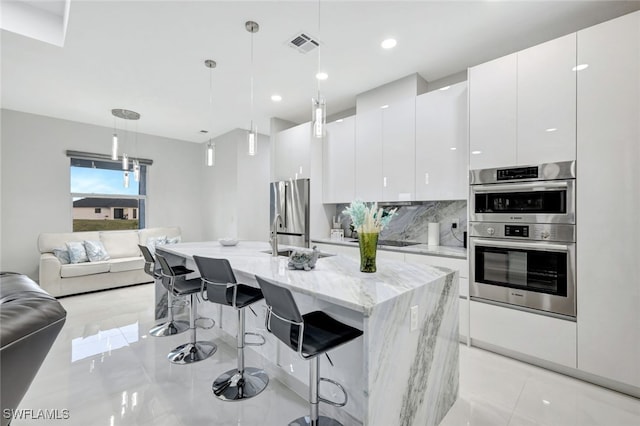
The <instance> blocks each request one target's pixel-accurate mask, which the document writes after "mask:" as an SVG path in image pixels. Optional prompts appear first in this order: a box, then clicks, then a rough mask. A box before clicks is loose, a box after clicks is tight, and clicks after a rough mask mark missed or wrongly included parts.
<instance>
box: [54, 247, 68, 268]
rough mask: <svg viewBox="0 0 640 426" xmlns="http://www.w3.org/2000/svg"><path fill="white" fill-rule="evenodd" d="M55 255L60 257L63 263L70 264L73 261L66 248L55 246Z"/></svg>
mask: <svg viewBox="0 0 640 426" xmlns="http://www.w3.org/2000/svg"><path fill="white" fill-rule="evenodd" d="M53 255H54V256H55V257H57V258H58V260H59V261H60V263H61V264H63V265H68V264H69V263H71V259H69V252H68V251H67V249H66V248H55V249H53Z"/></svg>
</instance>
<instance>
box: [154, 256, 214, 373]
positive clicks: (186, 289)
mask: <svg viewBox="0 0 640 426" xmlns="http://www.w3.org/2000/svg"><path fill="white" fill-rule="evenodd" d="M156 259H157V260H158V263H160V270H161V271H162V279H163V282H166V286H167V288H168V289H169V292H170V293H172V294H174V295H176V296H189V297H190V303H189V329H190V330H191V339H190V340H189V342H187V343H185V344H183V345H180V346H178V347H177V348H175V349H173V350H172V351H171V352H169V355H167V358H168V359H169V361H171V362H172V363H174V364H192V363H194V362H198V361H202V360H203V359H207V358H209V357H210V356H211V355H213V354H214V353H215V352H216V350H217V349H218V347H217V346H216V345H215V343H213V342H207V341H197V338H196V313H197V309H198V304H197V300H196V295H197V294H198V293H200V292H202V280H201V279H200V278H193V279H186V278H185V276H184V275H180V276H177V275H175V273H174V272H173V270H172V269H171V267H170V266H169V263H168V262H167V259H165V258H164V256H162V255H159V254H156Z"/></svg>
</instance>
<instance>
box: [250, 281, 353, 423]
mask: <svg viewBox="0 0 640 426" xmlns="http://www.w3.org/2000/svg"><path fill="white" fill-rule="evenodd" d="M256 279H257V280H258V284H259V285H260V288H261V289H262V294H264V300H265V301H266V302H267V316H266V318H265V321H266V327H267V330H268V331H269V332H271V333H272V334H274V335H275V336H276V337H277V338H278V339H280V340H281V341H282V342H283V343H284V344H285V345H287V346H289V347H290V348H291V349H293V350H294V351H296V352H297V353H298V355H300V357H302V358H303V359H311V365H310V368H309V399H310V401H309V403H310V405H311V409H310V415H309V416H305V417H300V418H297V419H295V420H293V421H291V422H289V426H302V425H313V426H316V425H321V426H342V424H341V423H340V422H338V421H337V420H335V419H332V418H330V417H326V416H320V414H319V410H318V404H319V403H320V402H324V403H327V404H331V405H334V406H336V407H343V406H345V405H346V404H347V392H346V391H345V389H344V388H343V387H342V386H341V385H340V384H339V383H337V382H335V381H333V380H329V379H325V378H321V377H320V356H321V355H322V354H324V353H326V352H327V351H330V350H331V349H334V348H336V347H338V346H340V345H342V344H344V343H347V342H349V341H351V340H353V339H355V338H357V337H359V336H361V335H362V331H360V330H358V329H356V328H353V327H350V326H348V325H346V324H343V323H341V322H340V321H337V320H335V319H333V318H332V317H330V316H329V315H327V314H325V313H324V312H321V311H314V312H310V313H308V314H304V315H301V314H300V311H299V310H298V306H297V305H296V302H295V300H294V298H293V295H292V294H291V292H290V291H289V290H288V289H286V288H284V287H281V286H279V285H277V284H276V283H274V282H273V281H270V280H267V279H265V278H261V277H259V276H256ZM320 381H326V382H329V383H332V384H334V385H335V386H337V387H338V388H339V389H340V390H341V391H342V392H343V394H344V401H342V402H334V401H330V400H327V399H324V398H322V397H320V395H319V387H320Z"/></svg>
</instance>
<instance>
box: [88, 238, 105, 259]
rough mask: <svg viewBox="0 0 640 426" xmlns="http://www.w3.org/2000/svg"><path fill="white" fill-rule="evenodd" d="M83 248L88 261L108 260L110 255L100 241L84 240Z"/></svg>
mask: <svg viewBox="0 0 640 426" xmlns="http://www.w3.org/2000/svg"><path fill="white" fill-rule="evenodd" d="M84 249H85V251H86V252H87V257H88V258H89V262H98V261H101V260H109V259H111V257H110V256H109V253H107V250H106V249H105V248H104V245H103V244H102V241H88V240H85V241H84Z"/></svg>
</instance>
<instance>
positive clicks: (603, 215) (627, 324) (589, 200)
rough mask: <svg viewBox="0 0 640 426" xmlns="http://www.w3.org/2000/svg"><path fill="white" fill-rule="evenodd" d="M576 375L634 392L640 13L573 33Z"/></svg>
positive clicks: (639, 303)
mask: <svg viewBox="0 0 640 426" xmlns="http://www.w3.org/2000/svg"><path fill="white" fill-rule="evenodd" d="M578 64H588V65H589V67H588V68H586V69H584V70H582V71H579V72H578V141H577V143H578V146H577V152H578V160H577V167H578V178H577V179H578V180H577V196H576V200H577V206H576V207H577V211H578V215H577V223H576V228H577V229H576V231H577V247H576V250H577V255H576V257H577V278H578V283H577V284H578V289H577V298H578V368H579V369H580V370H583V371H586V372H588V373H592V374H596V375H598V376H602V377H606V378H608V379H612V380H616V381H618V382H622V383H625V384H629V385H632V386H636V387H640V362H639V360H640V262H638V259H640V245H639V243H638V242H639V241H640V222H639V221H638V212H639V211H640V177H639V174H638V164H640V124H639V123H640V12H635V13H632V14H629V15H625V16H623V17H620V18H617V19H614V20H612V21H608V22H605V23H602V24H599V25H596V26H594V27H591V28H587V29H585V30H582V31H579V32H578Z"/></svg>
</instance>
